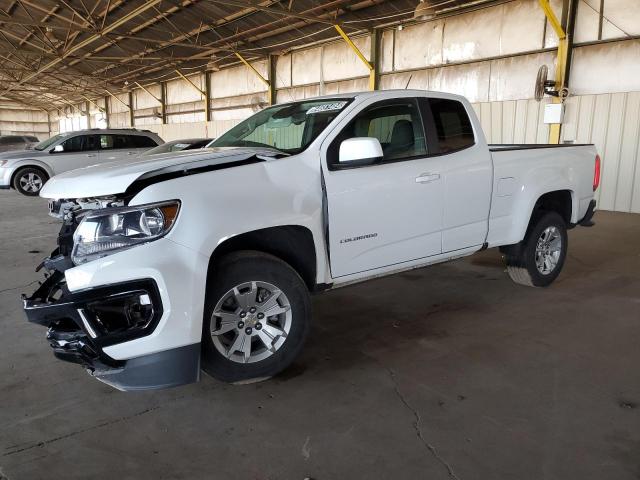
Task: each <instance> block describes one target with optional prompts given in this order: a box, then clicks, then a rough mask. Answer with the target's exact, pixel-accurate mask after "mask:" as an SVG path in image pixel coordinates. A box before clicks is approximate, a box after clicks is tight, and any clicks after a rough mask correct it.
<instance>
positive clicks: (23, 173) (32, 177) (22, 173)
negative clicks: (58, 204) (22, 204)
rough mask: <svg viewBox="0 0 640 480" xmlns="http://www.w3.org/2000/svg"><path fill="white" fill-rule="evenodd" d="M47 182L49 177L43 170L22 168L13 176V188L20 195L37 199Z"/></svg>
mask: <svg viewBox="0 0 640 480" xmlns="http://www.w3.org/2000/svg"><path fill="white" fill-rule="evenodd" d="M47 180H49V176H48V175H47V174H46V173H45V172H44V171H43V170H41V169H39V168H36V167H24V168H21V169H19V170H18V171H17V172H16V173H15V175H14V176H13V188H15V189H16V190H17V191H18V192H20V193H21V194H22V195H27V196H28V197H37V196H38V195H39V194H40V190H42V187H43V186H44V184H45V183H47Z"/></svg>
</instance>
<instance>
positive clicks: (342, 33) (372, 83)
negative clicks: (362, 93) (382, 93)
mask: <svg viewBox="0 0 640 480" xmlns="http://www.w3.org/2000/svg"><path fill="white" fill-rule="evenodd" d="M540 1H542V0H540ZM333 27H334V28H335V29H336V31H337V32H338V33H339V34H340V36H341V37H342V38H343V39H344V41H345V42H346V43H347V45H349V47H350V48H351V50H353V52H354V53H355V54H356V55H357V56H358V58H359V59H360V60H361V61H362V63H364V64H365V66H366V67H367V68H368V69H369V90H375V87H376V73H375V69H374V68H373V65H371V62H369V60H367V58H366V57H365V56H364V55H363V53H362V52H361V51H360V49H359V48H358V47H356V44H355V43H353V41H352V40H351V39H350V38H349V35H347V34H346V33H345V31H344V30H343V29H342V27H340V25H334V26H333Z"/></svg>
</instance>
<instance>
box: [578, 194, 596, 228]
mask: <svg viewBox="0 0 640 480" xmlns="http://www.w3.org/2000/svg"><path fill="white" fill-rule="evenodd" d="M595 210H596V201H595V200H591V201H590V202H589V208H587V213H586V214H585V216H584V217H583V218H582V220H580V221H579V222H578V225H580V226H582V227H593V226H594V225H595V224H596V223H595V222H594V221H593V220H592V219H593V216H594V215H595V213H596V211H595Z"/></svg>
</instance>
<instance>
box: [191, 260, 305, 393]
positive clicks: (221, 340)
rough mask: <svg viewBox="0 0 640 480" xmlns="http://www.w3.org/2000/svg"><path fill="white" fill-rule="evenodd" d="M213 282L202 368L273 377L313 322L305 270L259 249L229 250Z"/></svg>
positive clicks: (233, 375) (220, 375)
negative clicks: (300, 270) (235, 251)
mask: <svg viewBox="0 0 640 480" xmlns="http://www.w3.org/2000/svg"><path fill="white" fill-rule="evenodd" d="M214 269H215V270H214V271H212V272H211V275H210V280H209V282H208V284H207V285H208V287H207V288H208V291H207V295H206V300H205V318H204V322H203V331H202V369H203V370H204V371H205V372H206V373H208V374H209V375H211V376H212V377H214V378H216V379H218V380H222V381H224V382H229V383H233V382H240V381H247V380H257V379H264V378H269V377H272V376H274V375H276V374H277V373H279V372H280V371H282V370H283V369H285V368H286V367H287V366H289V365H290V364H291V363H292V362H293V360H294V359H295V358H296V356H297V355H298V353H299V352H300V350H301V349H302V345H303V344H304V341H305V339H306V337H307V334H308V332H309V328H310V325H311V301H310V298H309V292H308V290H307V287H306V285H305V283H304V282H303V280H302V279H301V278H300V275H298V273H297V272H296V271H295V270H294V269H293V268H291V266H289V265H288V264H287V263H285V262H283V261H282V260H280V259H279V258H277V257H274V256H272V255H268V254H264V253H261V252H254V251H243V252H237V253H233V254H229V255H227V256H225V257H224V258H223V259H222V260H220V261H219V262H217V263H216V264H215V266H214Z"/></svg>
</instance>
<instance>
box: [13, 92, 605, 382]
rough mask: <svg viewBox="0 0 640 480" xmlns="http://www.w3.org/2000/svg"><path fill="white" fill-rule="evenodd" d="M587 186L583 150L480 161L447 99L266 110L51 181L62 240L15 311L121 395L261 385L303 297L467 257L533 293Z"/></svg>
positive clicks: (276, 362)
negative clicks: (482, 259) (206, 140)
mask: <svg viewBox="0 0 640 480" xmlns="http://www.w3.org/2000/svg"><path fill="white" fill-rule="evenodd" d="M599 172H600V159H599V157H598V156H597V154H596V151H595V149H594V147H593V146H591V145H561V146H550V145H530V146H525V145H487V143H486V141H485V138H484V135H483V133H482V129H481V127H480V124H479V122H478V119H477V118H476V116H475V114H474V111H473V108H472V107H471V105H470V104H469V102H468V101H467V100H465V99H464V98H462V97H459V96H456V95H449V94H443V93H436V92H425V91H412V90H400V91H383V92H368V93H355V94H342V95H333V96H330V97H322V98H313V99H306V100H301V101H297V102H292V103H286V104H281V105H275V106H273V107H270V108H267V109H265V110H262V111H260V112H258V113H256V114H255V115H254V116H252V117H251V118H249V119H247V120H245V121H243V122H241V123H240V124H239V125H237V126H236V127H234V128H232V129H231V130H229V131H228V132H227V133H226V134H224V135H222V136H221V137H219V138H218V139H217V140H216V141H215V142H214V143H213V145H212V146H211V148H209V149H206V150H203V151H202V150H201V151H195V152H192V153H191V152H190V153H186V154H175V153H172V154H166V155H159V156H154V158H151V159H147V158H145V159H140V160H136V161H134V162H132V163H130V164H128V165H110V164H106V165H97V166H91V167H87V168H83V169H80V170H75V171H71V172H67V173H64V174H62V175H58V176H56V177H54V178H52V179H51V180H50V181H49V182H48V183H47V184H46V185H45V187H44V188H43V190H42V193H41V196H43V197H46V198H49V199H51V200H50V208H51V211H52V214H53V215H55V216H58V217H60V218H62V220H63V227H62V230H61V232H60V235H59V237H58V247H57V249H56V250H54V252H53V253H52V254H51V256H50V257H47V258H46V259H45V260H44V261H43V263H42V264H41V267H44V268H46V270H47V271H48V272H49V275H48V277H47V280H46V281H45V282H44V283H43V284H42V285H41V286H40V288H38V290H37V291H36V292H35V293H34V294H33V295H31V296H29V297H27V296H24V297H23V298H24V309H25V312H26V314H27V317H28V319H29V320H30V321H32V322H35V323H38V324H41V325H45V326H47V327H49V330H48V333H47V338H48V341H49V343H50V344H51V346H52V347H53V350H54V353H55V355H56V356H57V357H59V358H62V359H65V360H70V361H75V362H77V363H80V364H82V365H84V366H85V367H87V369H88V371H89V372H90V373H91V374H92V375H93V376H95V377H97V378H98V379H100V380H102V381H104V382H106V383H108V384H110V385H112V386H114V387H116V388H119V389H122V390H137V389H149V388H161V387H168V386H174V385H180V384H184V383H188V382H192V381H196V380H197V379H198V378H199V374H200V369H203V370H204V371H205V372H207V373H209V374H210V375H212V376H214V377H216V378H218V379H221V380H223V381H228V382H236V381H243V380H249V379H258V378H265V377H270V376H273V375H275V374H277V373H278V372H280V371H281V370H282V369H284V368H285V367H287V365H289V364H290V363H291V362H292V361H293V359H294V358H295V357H296V355H297V354H298V353H299V352H300V349H301V348H302V345H303V342H304V340H305V338H306V337H307V334H308V332H309V327H310V323H311V303H310V296H309V294H310V292H318V291H322V290H326V289H330V288H336V287H340V286H343V285H346V284H350V283H353V282H360V281H363V280H366V279H370V278H372V277H379V276H382V275H390V274H393V273H395V272H399V271H402V270H407V269H412V268H417V267H423V266H426V265H430V264H434V263H438V262H444V261H447V260H451V259H454V258H459V257H463V256H465V255H470V254H472V253H474V252H477V251H479V250H482V249H485V248H487V247H500V248H501V250H502V252H503V254H504V259H505V262H506V265H507V270H508V272H509V274H510V275H511V278H512V279H513V280H515V281H516V282H518V283H521V284H524V285H530V286H547V285H549V284H550V283H551V282H553V280H554V279H555V278H556V277H557V276H558V274H559V273H560V270H561V269H562V266H563V263H564V261H565V258H566V253H567V247H568V245H567V229H568V228H571V227H573V226H575V225H578V224H582V225H590V224H591V217H592V216H593V213H594V207H595V201H594V200H593V196H594V195H593V194H594V191H595V189H596V188H597V186H598V182H599V175H600V173H599Z"/></svg>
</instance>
